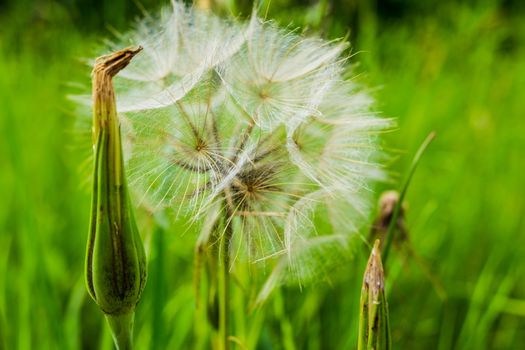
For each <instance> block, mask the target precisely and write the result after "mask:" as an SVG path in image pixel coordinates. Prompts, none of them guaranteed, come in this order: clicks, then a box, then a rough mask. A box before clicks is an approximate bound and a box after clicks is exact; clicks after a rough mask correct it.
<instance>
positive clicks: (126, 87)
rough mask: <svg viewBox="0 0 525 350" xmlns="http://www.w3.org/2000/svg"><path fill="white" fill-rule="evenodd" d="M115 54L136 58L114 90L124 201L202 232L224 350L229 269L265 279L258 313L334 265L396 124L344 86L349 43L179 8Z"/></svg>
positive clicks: (200, 247)
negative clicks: (383, 141)
mask: <svg viewBox="0 0 525 350" xmlns="http://www.w3.org/2000/svg"><path fill="white" fill-rule="evenodd" d="M123 42H125V43H126V45H127V44H129V43H133V44H138V45H141V46H142V47H143V48H144V50H143V52H142V53H141V54H140V55H138V56H137V57H136V58H135V59H134V60H133V63H132V64H131V65H130V66H129V67H128V68H127V69H126V70H124V71H122V72H121V74H119V76H118V77H117V78H116V79H115V85H116V88H117V106H118V111H119V113H120V114H119V115H118V120H119V121H120V124H121V125H122V126H123V128H122V130H123V142H124V150H125V152H126V154H125V155H123V157H122V158H121V159H125V165H126V167H127V173H128V175H129V187H130V189H131V191H132V192H133V198H134V199H135V200H136V201H135V204H136V205H137V206H143V207H145V208H147V209H148V210H149V211H150V212H155V211H161V210H168V211H171V212H172V213H175V214H176V215H181V216H185V217H188V218H189V220H190V222H192V223H195V224H196V225H197V227H199V230H200V235H199V237H198V238H197V240H196V246H195V247H196V249H195V251H196V253H195V256H196V264H195V266H196V273H197V274H200V273H202V272H203V271H204V272H205V274H204V275H205V276H206V278H207V283H206V285H207V286H208V291H207V293H208V298H207V300H208V314H209V315H210V324H211V325H212V326H213V327H215V328H216V329H217V332H216V333H217V339H216V341H215V342H214V344H215V347H216V348H218V349H227V348H229V340H228V339H229V336H230V335H231V332H230V330H229V325H230V322H231V320H229V316H228V315H229V302H230V299H231V297H230V288H231V281H230V276H231V275H232V274H235V272H236V264H238V263H241V262H243V261H247V262H250V263H252V264H251V266H256V267H257V266H264V267H265V270H268V271H270V273H269V275H268V276H267V279H266V280H265V282H264V283H263V285H262V288H260V290H259V292H258V293H256V294H255V297H254V300H252V302H253V303H260V302H262V301H264V300H265V299H266V298H267V297H268V296H269V295H270V293H271V292H272V290H273V289H275V287H277V286H279V285H281V284H283V283H287V282H289V281H290V280H294V281H299V282H303V281H306V280H309V279H312V278H315V277H316V276H318V275H320V274H321V273H323V272H324V271H327V270H329V269H330V268H331V267H333V266H334V264H338V263H340V257H341V254H343V253H344V252H346V251H347V249H348V244H349V242H350V238H351V237H354V236H356V234H357V232H358V231H359V229H360V228H361V226H362V225H363V224H365V223H366V219H367V217H368V214H369V212H368V207H369V204H370V202H371V200H370V194H371V191H370V186H371V182H372V181H374V180H377V179H380V178H382V177H383V173H382V171H381V166H380V165H379V163H380V155H381V150H380V147H379V146H378V142H377V134H379V133H381V132H383V131H384V130H386V129H387V128H389V127H390V125H391V122H390V121H389V120H386V119H382V118H378V117H377V116H376V114H375V113H374V112H373V111H372V110H371V105H372V102H373V101H372V99H371V98H370V97H369V95H368V94H367V93H366V91H363V89H361V88H360V86H359V85H358V84H357V83H356V81H355V80H354V79H349V77H350V76H351V74H352V70H351V66H350V65H349V64H348V60H349V58H348V57H345V56H343V54H344V52H345V50H346V49H347V47H348V45H347V43H346V42H344V41H333V42H327V41H324V40H322V39H319V38H305V37H302V36H300V35H298V34H296V33H294V32H290V31H289V30H283V29H279V28H278V27H277V26H276V25H275V24H273V23H270V22H264V21H262V20H260V19H259V18H258V17H257V16H256V15H253V16H252V19H251V20H250V21H249V22H248V23H238V22H234V21H226V20H222V19H219V18H217V17H215V16H213V15H211V14H209V13H207V12H199V11H198V10H195V9H193V8H188V7H186V6H185V5H183V4H182V3H179V2H177V1H173V2H172V6H171V7H170V8H165V9H163V10H162V11H161V12H160V13H159V14H158V15H148V16H147V17H146V18H145V19H144V20H142V21H140V22H138V23H137V25H136V26H135V29H134V30H133V31H131V32H129V33H128V34H123V35H120V36H119V40H118V42H110V45H109V46H110V49H111V50H115V49H116V48H118V47H121V46H122V45H123ZM95 103H96V101H95ZM116 118H117V116H116V115H115V120H116ZM119 154H120V153H119ZM95 156H96V157H98V155H97V154H96V155H95ZM119 169H120V168H119ZM121 170H122V172H123V168H121ZM122 174H123V173H122ZM126 203H127V202H126ZM127 209H129V210H130V209H131V208H127ZM321 227H322V229H320V228H321ZM131 236H132V237H136V236H133V235H131ZM108 244H109V242H108ZM141 254H142V250H141V253H140V254H138V255H140V256H141V257H142V256H143V255H141ZM140 259H142V258H140ZM140 259H138V260H137V259H135V260H132V261H130V263H131V264H132V265H133V264H134V265H133V266H137V270H136V273H135V276H139V275H140V276H142V274H141V273H139V270H140V266H143V264H141V263H140V262H141V261H142V260H140ZM89 273H90V272H89V268H88V275H89ZM141 281H142V280H141ZM88 285H89V283H88ZM142 286H143V285H140V286H136V288H135V289H134V292H137V293H135V294H134V295H140V292H139V291H140V290H141V288H142ZM90 288H91V287H90ZM91 289H93V288H91ZM90 291H91V290H90ZM95 292H96V288H95ZM91 293H92V294H95V293H93V292H92V291H91ZM94 298H95V300H97V299H96V297H94Z"/></svg>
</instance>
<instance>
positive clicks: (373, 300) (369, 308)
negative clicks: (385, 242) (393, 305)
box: [357, 240, 392, 350]
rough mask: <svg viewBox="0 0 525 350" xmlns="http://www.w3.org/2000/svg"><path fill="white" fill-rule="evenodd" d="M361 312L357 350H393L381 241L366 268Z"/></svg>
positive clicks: (374, 248) (373, 250)
mask: <svg viewBox="0 0 525 350" xmlns="http://www.w3.org/2000/svg"><path fill="white" fill-rule="evenodd" d="M359 312H360V315H359V338H358V344H357V349H358V350H365V349H366V350H388V349H391V347H392V344H391V339H390V325H389V319H388V304H387V301H386V296H385V276H384V272H383V264H382V262H381V252H380V250H379V240H376V241H375V244H374V247H373V248H372V253H371V254H370V258H369V259H368V264H367V266H366V270H365V274H364V277H363V287H362V289H361V302H360V309H359Z"/></svg>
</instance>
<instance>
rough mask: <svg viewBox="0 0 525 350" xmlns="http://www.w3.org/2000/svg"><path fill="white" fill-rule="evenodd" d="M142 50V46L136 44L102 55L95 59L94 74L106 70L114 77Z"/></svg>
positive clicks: (106, 72) (105, 71)
mask: <svg viewBox="0 0 525 350" xmlns="http://www.w3.org/2000/svg"><path fill="white" fill-rule="evenodd" d="M140 51H142V46H135V47H128V48H125V49H122V50H119V51H116V52H113V53H110V54H108V55H104V56H100V57H99V58H97V59H96V60H95V67H94V68H93V74H96V73H98V72H104V73H105V74H107V75H109V76H111V77H114V76H115V75H116V74H117V73H118V72H120V71H121V70H122V69H124V68H125V67H126V66H127V65H128V64H129V62H130V61H131V59H132V58H133V57H134V56H135V55H136V54H138V53H139V52H140Z"/></svg>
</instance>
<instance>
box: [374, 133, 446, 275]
mask: <svg viewBox="0 0 525 350" xmlns="http://www.w3.org/2000/svg"><path fill="white" fill-rule="evenodd" d="M434 137H436V133H435V132H434V131H432V132H431V133H430V134H428V136H427V138H426V139H425V141H423V143H422V144H421V146H419V149H418V150H417V152H416V155H415V156H414V159H413V160H412V164H411V165H410V170H409V172H408V176H407V178H406V180H405V183H404V184H403V188H402V189H401V193H400V194H399V199H398V201H397V203H396V206H395V208H394V213H393V214H392V218H391V219H390V224H389V225H388V231H387V232H386V242H385V248H384V249H383V254H382V260H383V264H384V265H386V260H387V258H388V253H389V252H390V246H391V245H392V242H393V240H394V232H395V229H396V226H397V218H398V217H399V212H400V211H401V205H402V203H403V200H404V198H405V194H406V192H407V190H408V185H410V181H411V180H412V176H413V175H414V172H415V171H416V168H417V164H418V163H419V159H420V158H421V156H422V155H423V152H425V150H426V149H427V147H428V145H429V144H430V142H432V140H433V139H434Z"/></svg>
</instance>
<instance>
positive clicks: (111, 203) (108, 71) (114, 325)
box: [86, 47, 146, 349]
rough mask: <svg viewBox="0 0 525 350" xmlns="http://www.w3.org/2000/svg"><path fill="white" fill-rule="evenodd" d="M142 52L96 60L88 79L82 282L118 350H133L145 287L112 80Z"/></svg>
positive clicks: (133, 50)
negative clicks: (88, 198) (89, 170)
mask: <svg viewBox="0 0 525 350" xmlns="http://www.w3.org/2000/svg"><path fill="white" fill-rule="evenodd" d="M141 49H142V48H141V47H138V48H127V49H124V50H121V51H117V52H115V53H112V54H109V55H106V56H102V57H100V58H98V59H97V60H96V62H95V67H94V69H93V75H92V79H93V142H94V153H95V162H94V170H93V201H92V206H91V222H90V228H89V239H88V245H87V253H86V282H87V289H88V291H89V294H90V295H91V297H92V298H93V300H95V302H96V303H97V305H98V306H99V307H100V309H101V310H102V311H103V312H104V314H105V315H106V318H107V320H108V323H109V325H110V327H111V330H112V333H113V338H114V340H115V343H116V345H117V347H118V348H119V349H129V348H131V344H132V343H131V342H132V340H131V334H132V328H133V316H134V312H135V306H136V305H137V303H138V301H139V299H140V296H141V294H142V291H143V289H144V285H145V283H146V255H145V252H144V246H143V244H142V240H141V238H140V235H139V233H138V230H137V225H136V223H135V219H134V215H133V208H132V206H131V204H130V199H129V193H128V187H127V183H126V177H125V171H124V161H123V155H122V142H121V136H120V126H119V122H118V118H117V111H116V104H115V94H114V91H113V83H112V78H113V77H114V76H115V75H116V74H117V73H118V72H119V71H120V70H122V69H123V68H125V67H126V66H127V65H128V63H129V62H130V60H131V59H132V58H133V56H135V55H136V54H137V53H138V52H139V51H140V50H141Z"/></svg>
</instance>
